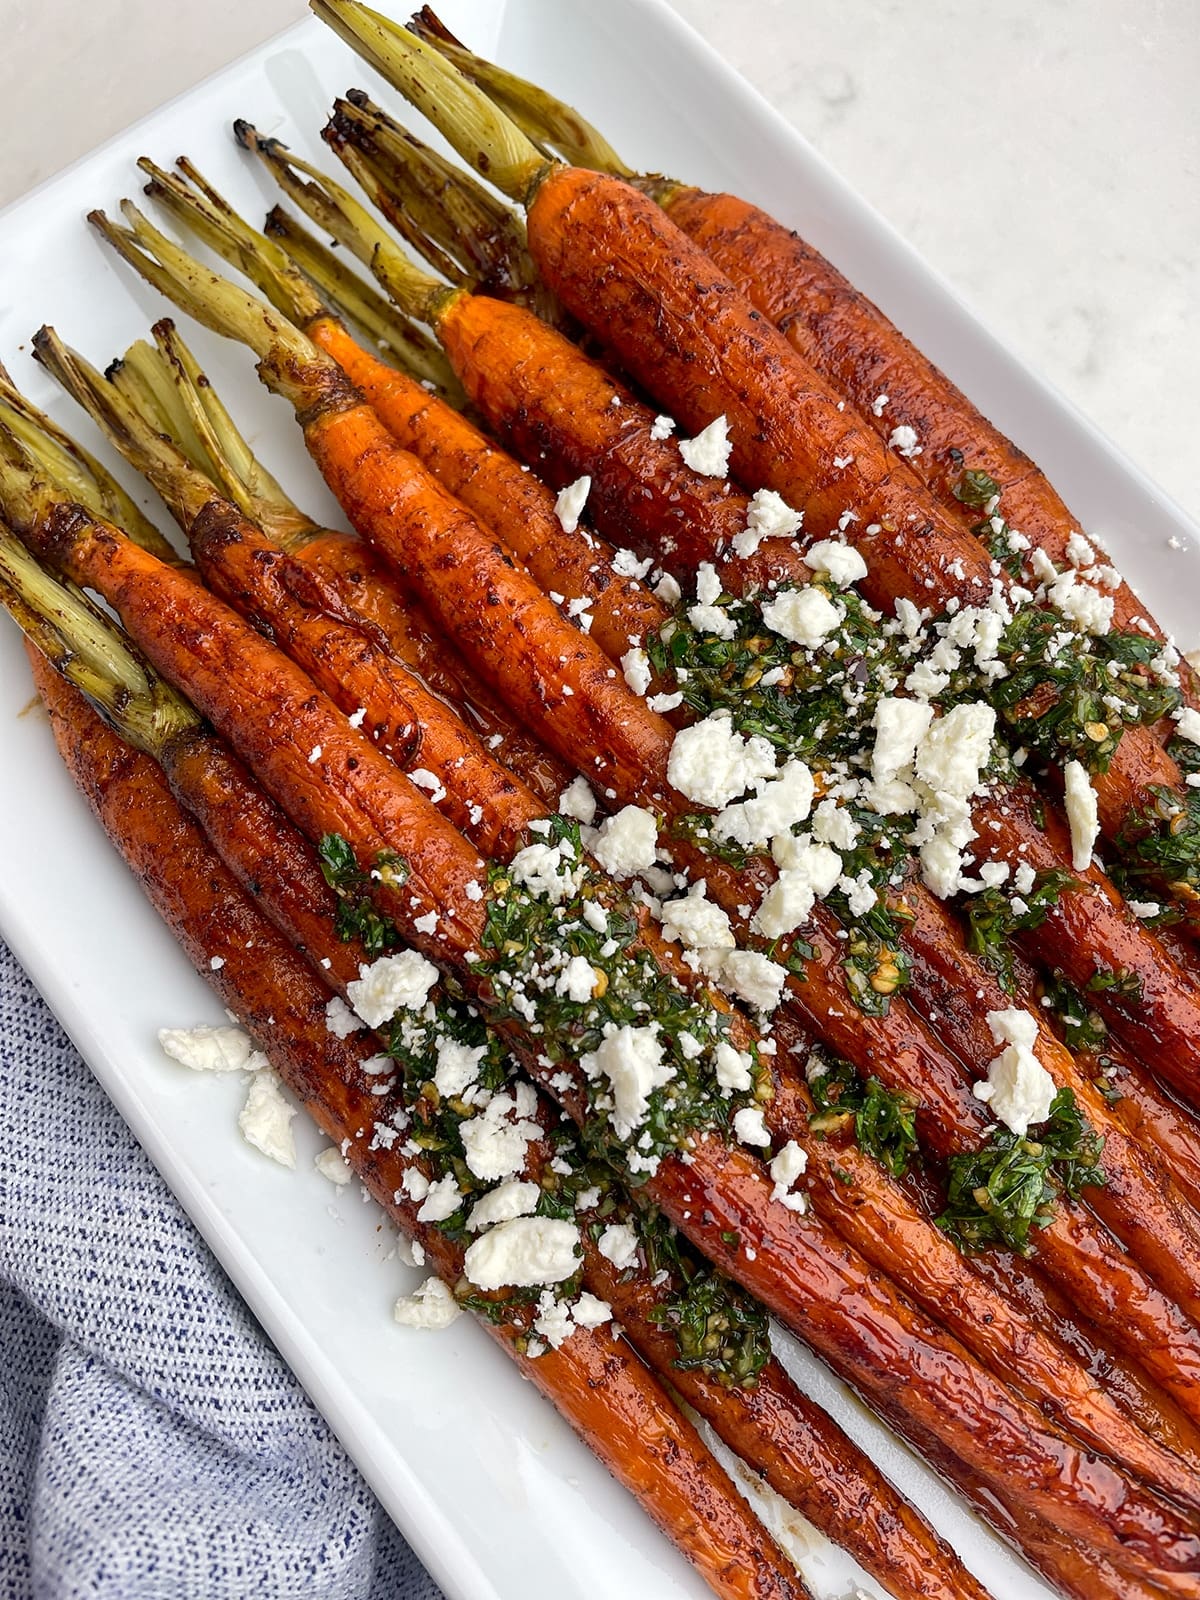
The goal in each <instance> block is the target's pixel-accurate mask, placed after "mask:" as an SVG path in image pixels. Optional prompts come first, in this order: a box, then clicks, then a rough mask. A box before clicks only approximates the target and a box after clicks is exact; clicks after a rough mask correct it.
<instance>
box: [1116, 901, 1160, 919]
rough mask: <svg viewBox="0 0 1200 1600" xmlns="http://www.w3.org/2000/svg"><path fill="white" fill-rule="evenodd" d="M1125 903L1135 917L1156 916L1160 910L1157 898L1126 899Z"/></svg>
mask: <svg viewBox="0 0 1200 1600" xmlns="http://www.w3.org/2000/svg"><path fill="white" fill-rule="evenodd" d="M1125 904H1126V905H1127V906H1128V907H1129V909H1130V911H1132V912H1133V914H1134V916H1135V917H1142V918H1148V917H1156V916H1157V915H1158V914H1159V912H1160V911H1161V910H1162V907H1161V906H1160V905H1159V903H1158V901H1157V900H1126V902H1125Z"/></svg>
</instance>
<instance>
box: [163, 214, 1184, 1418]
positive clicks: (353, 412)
mask: <svg viewBox="0 0 1200 1600" xmlns="http://www.w3.org/2000/svg"><path fill="white" fill-rule="evenodd" d="M164 243H165V242H160V243H159V244H158V245H157V246H156V248H157V249H159V250H160V251H161V250H162V249H163V245H164ZM207 314H210V313H206V315H207ZM289 370H290V379H289V381H290V382H292V383H293V384H296V383H297V382H298V380H297V379H296V377H295V363H293V365H292V367H291V369H289ZM308 415H309V418H310V421H309V424H308V440H309V445H310V449H311V450H313V453H314V454H315V455H317V456H318V459H320V458H321V455H322V454H323V453H324V452H323V445H322V442H321V440H322V432H321V430H322V426H323V420H322V415H321V413H320V411H319V409H317V408H310V410H309V412H308ZM332 415H333V416H334V418H335V420H336V424H337V428H338V430H339V435H340V438H341V440H342V441H347V440H348V441H349V448H348V449H346V450H345V452H344V454H345V459H346V461H347V464H352V471H351V472H350V473H349V475H348V476H347V478H346V479H345V480H344V481H339V480H338V479H337V477H336V476H335V475H334V472H333V471H332V470H331V468H330V466H329V463H328V461H326V462H325V463H323V464H324V465H325V469H326V475H327V478H329V479H330V481H331V483H332V486H333V487H334V489H335V492H339V497H340V498H342V500H343V503H344V504H346V508H347V510H348V512H349V513H350V515H351V519H352V520H353V521H356V522H357V524H358V525H359V526H360V528H362V529H363V530H364V531H368V532H374V531H377V530H380V529H382V540H383V541H386V542H385V548H386V549H387V550H388V552H389V553H390V554H392V555H393V557H394V559H397V561H398V563H406V564H407V567H408V571H409V576H410V578H411V579H412V580H413V581H420V582H422V583H423V584H425V586H426V587H425V589H424V591H423V593H424V598H425V600H426V603H427V604H429V605H431V606H433V607H434V609H435V610H438V608H439V607H440V608H441V609H440V610H439V621H440V622H441V624H442V625H443V627H447V628H450V629H455V628H457V629H458V636H459V637H460V643H461V644H462V646H463V648H464V649H466V650H468V651H470V652H472V653H473V655H474V659H475V661H476V664H477V665H479V666H480V668H481V670H483V671H484V672H486V673H490V674H493V675H494V674H495V673H496V672H497V671H498V670H500V669H503V670H504V671H505V672H506V673H507V674H508V675H509V676H508V679H507V681H509V682H513V681H514V678H515V685H514V692H515V693H516V694H517V695H518V696H519V697H521V698H518V700H517V704H518V706H519V708H520V710H521V712H522V714H523V716H525V717H526V718H527V719H531V718H534V717H536V718H537V719H538V720H537V721H536V722H535V723H534V725H535V726H536V727H537V728H538V729H539V732H541V733H542V734H543V736H545V737H546V738H547V739H548V740H549V741H550V742H551V743H552V744H556V745H557V746H558V748H560V749H561V750H563V752H564V753H567V752H568V751H570V750H572V749H575V750H578V749H589V750H590V749H595V748H597V746H598V745H600V746H603V743H604V742H605V740H607V741H608V743H609V744H612V743H614V742H615V740H616V733H617V732H619V733H620V734H621V735H623V736H624V737H625V739H626V741H627V744H626V748H629V744H628V739H629V734H630V732H631V731H632V730H634V729H635V728H637V727H638V724H640V730H639V731H638V733H637V738H638V743H639V744H640V747H641V750H642V751H643V752H644V751H646V750H650V751H651V752H653V753H654V754H653V758H652V760H651V761H647V760H646V759H645V756H644V754H643V755H642V756H641V758H640V760H639V759H636V758H635V761H634V772H635V778H634V786H633V787H631V786H630V785H629V783H628V782H627V780H626V779H625V776H624V772H619V771H618V770H617V769H616V768H615V767H614V768H613V777H614V779H615V780H616V786H617V792H618V793H619V794H621V795H622V797H623V798H637V799H647V798H648V799H650V800H651V802H652V803H656V796H657V795H659V794H661V793H662V787H661V779H660V777H659V774H661V773H662V772H663V771H664V770H665V766H666V758H667V754H668V751H669V740H668V739H664V737H663V734H662V732H660V731H659V730H660V729H664V728H665V724H662V723H661V719H659V718H654V717H653V716H652V714H651V713H649V712H648V711H647V710H646V709H645V707H644V703H643V702H640V701H639V700H637V699H636V698H633V697H631V696H629V695H628V693H627V692H626V691H625V690H624V686H623V685H618V684H613V683H610V682H609V681H608V680H607V679H606V678H602V677H599V676H598V675H597V673H596V672H595V671H594V670H593V671H592V672H590V673H588V674H587V681H585V679H584V678H583V677H577V678H576V679H575V682H574V683H572V684H570V685H568V686H569V687H571V688H572V689H573V690H574V689H575V686H576V684H577V685H578V687H579V689H580V690H581V691H582V692H581V693H579V694H575V693H574V692H573V694H572V696H571V697H569V698H568V697H564V698H563V699H562V701H561V702H560V706H559V708H554V707H551V708H550V709H551V710H552V711H553V710H555V709H558V710H559V711H560V712H561V715H560V716H559V717H558V718H556V719H555V720H554V721H553V722H552V723H548V719H547V718H546V715H545V711H546V706H545V696H544V694H543V693H541V692H539V691H538V689H537V683H538V679H539V675H540V676H541V679H542V681H545V675H546V673H547V672H549V673H551V674H552V673H553V672H554V671H555V669H558V670H561V667H562V664H563V661H564V658H565V659H566V663H567V664H568V666H570V665H571V664H572V662H573V658H575V659H577V658H578V656H579V654H580V653H582V652H581V646H579V645H577V644H575V643H574V641H573V640H572V639H571V638H570V637H569V636H568V637H564V638H563V641H562V644H561V646H560V645H558V644H557V643H555V642H554V640H555V630H561V628H562V624H561V623H560V621H559V619H558V617H557V614H556V613H554V612H553V610H552V608H549V607H548V606H546V605H545V603H544V601H543V602H542V605H541V617H542V619H543V621H542V623H541V624H540V628H541V627H544V629H545V631H544V633H541V632H540V628H539V638H538V641H537V648H538V652H539V656H540V664H539V665H538V666H537V667H533V666H531V665H530V664H529V663H530V652H531V650H532V649H533V648H534V647H535V646H534V636H533V633H532V631H531V630H530V629H529V628H528V626H526V625H524V624H523V623H522V621H521V619H522V617H524V616H528V615H529V614H530V613H531V612H535V613H536V611H537V609H538V602H539V601H541V597H540V596H537V595H535V594H531V593H530V591H529V589H528V588H520V587H519V585H518V587H516V588H514V585H517V584H518V577H519V575H518V574H517V573H516V569H514V568H513V567H512V566H511V564H509V563H505V562H504V561H503V560H497V559H496V556H495V551H494V547H493V546H491V545H490V543H488V542H487V541H486V537H481V535H480V533H479V532H478V530H476V529H474V528H473V527H472V525H471V524H470V522H469V520H466V519H463V518H462V517H459V518H457V519H454V518H451V519H449V522H447V520H446V519H444V518H442V517H439V518H438V519H436V520H435V521H433V522H420V521H418V520H416V519H415V518H411V517H410V518H409V519H407V530H406V534H405V540H406V544H405V546H403V547H402V546H400V545H399V541H398V538H397V535H398V532H399V519H398V518H397V517H396V516H395V513H396V510H397V506H398V503H399V502H398V495H397V492H396V489H395V486H394V484H393V481H392V475H391V473H390V470H389V471H385V472H384V473H383V474H382V475H376V474H374V473H372V472H370V471H366V472H364V471H363V470H362V469H363V465H364V463H365V462H367V461H368V459H369V456H370V453H371V451H375V452H376V454H377V455H379V456H380V457H381V458H382V459H383V461H384V462H385V463H386V464H387V465H388V467H389V468H390V465H391V462H392V459H393V456H394V450H393V448H392V447H391V446H390V445H385V444H384V443H383V441H382V440H380V438H379V433H378V426H377V424H375V422H374V419H373V418H372V417H370V415H369V414H367V413H365V411H364V410H363V408H361V407H360V408H357V409H355V408H353V407H347V408H346V409H345V410H334V411H333V413H332ZM358 428H361V429H362V430H363V432H364V433H365V438H366V441H370V443H369V444H368V443H366V442H364V441H363V440H362V439H361V438H360V437H356V435H355V433H354V431H353V430H354V429H358ZM352 495H353V496H356V497H358V498H355V499H352V498H351V496H352ZM448 526H449V528H450V529H451V530H452V533H451V536H450V537H447V527H448ZM431 535H432V537H431ZM418 551H419V555H418V554H417V552H418ZM468 572H470V573H471V579H472V584H473V585H474V586H478V587H479V588H480V589H481V590H482V592H483V593H484V595H485V596H487V595H495V596H496V597H497V599H499V596H500V595H501V594H504V595H507V596H509V604H508V605H501V604H497V605H494V606H487V605H485V606H484V607H482V608H481V614H482V615H484V616H486V617H488V620H489V622H490V624H491V633H490V635H489V636H487V637H484V638H480V637H479V636H478V633H477V631H473V630H467V631H468V632H470V634H471V636H470V637H469V638H466V639H463V638H461V633H462V628H461V623H462V621H463V613H462V610H461V595H462V583H463V579H464V577H465V575H466V574H467V573H468ZM481 574H482V581H481V579H480V576H479V575H481ZM576 637H578V636H576ZM481 648H482V651H483V655H482V659H481V655H480V652H481ZM514 668H515V673H514ZM597 683H599V685H600V687H601V688H602V689H603V690H604V691H605V692H604V694H603V697H602V698H601V703H600V705H599V706H597V705H595V704H594V703H593V701H592V700H591V699H590V698H589V688H590V687H591V686H594V685H596V684H597ZM608 706H613V707H614V708H615V707H622V709H621V710H620V711H609V710H608V709H607V707H608ZM626 707H627V708H628V709H625V708H626ZM577 711H579V712H581V713H582V714H583V717H584V719H585V720H584V722H583V725H582V726H580V724H579V722H578V719H577V716H576V715H575V713H576V712H577ZM597 717H599V719H600V720H599V721H598V722H597V721H591V720H589V719H592V718H597ZM614 724H615V727H616V731H614ZM598 728H603V729H604V735H603V737H598V736H597V729H598ZM625 768H626V770H628V763H626V764H625ZM706 875H707V876H708V877H709V880H710V882H713V881H714V879H713V873H712V868H711V867H709V868H708V869H707V873H706ZM744 893H745V891H744V887H742V886H741V885H739V884H737V883H736V882H734V883H730V884H729V885H728V887H727V889H726V891H725V893H724V895H720V896H718V898H720V899H722V901H723V903H724V904H726V905H727V906H732V907H733V908H734V909H736V907H737V905H738V904H739V903H740V902H741V900H742V899H743V898H744ZM743 921H744V919H743ZM820 958H821V959H820V960H819V961H818V962H817V963H814V964H813V965H814V966H815V967H824V968H825V970H827V971H828V972H830V973H832V972H835V971H836V970H837V960H836V944H835V943H834V941H833V940H832V938H830V939H828V940H827V942H826V945H825V948H824V949H822V950H820ZM816 991H817V984H816V982H815V980H810V982H808V983H807V984H803V985H793V1003H794V1004H796V1005H798V1006H801V1007H803V1008H805V1015H806V1016H807V1017H808V1019H809V1021H810V1024H811V1025H812V1026H814V1027H815V1028H816V1029H818V1030H819V1031H820V1032H821V1033H822V1034H823V1035H824V1036H825V1037H826V1038H828V1039H830V1040H831V1043H832V1044H833V1047H834V1048H835V1049H836V1050H837V1051H838V1052H839V1053H841V1054H847V1055H849V1056H850V1057H851V1059H858V1060H861V1059H862V1053H863V1043H864V1041H863V1037H862V1031H863V1030H862V1019H861V1018H859V1017H857V1016H853V1017H852V1016H851V1014H849V1013H847V1011H846V1010H845V1008H844V1006H843V1005H842V1003H841V1002H840V998H839V999H835V1000H834V1002H833V1003H832V1004H831V1005H827V1006H826V1007H821V1005H820V1001H819V999H815V998H814V997H815V995H816ZM894 1027H895V1024H893V1025H892V1029H891V1030H890V1031H889V1033H888V1036H887V1037H888V1039H889V1042H890V1043H891V1044H892V1045H893V1046H894V1043H895V1033H894ZM831 1030H832V1031H831ZM938 1049H939V1047H938V1046H937V1044H936V1042H935V1041H933V1040H932V1038H931V1037H930V1036H929V1035H928V1034H926V1035H925V1036H924V1039H923V1049H922V1050H921V1052H920V1053H915V1052H914V1053H913V1054H911V1055H906V1054H905V1053H900V1054H899V1056H898V1059H899V1060H900V1061H904V1060H907V1061H908V1062H910V1063H911V1064H912V1067H915V1065H916V1063H917V1062H919V1061H920V1062H923V1063H925V1062H927V1060H928V1058H929V1057H930V1056H932V1057H933V1058H934V1059H936V1057H937V1053H938ZM910 1070H911V1067H910ZM952 1076H953V1077H954V1078H955V1079H957V1080H958V1085H959V1087H958V1089H957V1092H958V1097H959V1100H960V1103H961V1104H964V1105H967V1106H970V1107H971V1108H972V1111H973V1114H974V1117H975V1118H976V1119H978V1117H979V1108H978V1106H977V1104H976V1103H974V1102H973V1101H971V1098H970V1096H969V1093H968V1092H967V1088H966V1085H965V1084H964V1083H962V1082H961V1078H960V1077H959V1075H958V1074H957V1073H953V1074H952ZM919 1092H920V1093H921V1095H922V1097H923V1098H924V1099H925V1100H926V1101H927V1100H928V1097H929V1076H928V1067H927V1066H926V1067H925V1070H924V1072H923V1074H922V1083H921V1087H920V1091H919ZM976 1125H978V1121H977V1122H976ZM958 1126H959V1127H960V1128H962V1129H965V1128H966V1127H970V1126H971V1122H970V1120H966V1121H964V1120H963V1119H962V1118H961V1117H960V1118H959V1119H958ZM1085 1227H1086V1224H1085V1222H1084V1221H1083V1220H1082V1218H1080V1217H1074V1218H1072V1219H1071V1228H1072V1231H1073V1233H1074V1234H1075V1235H1076V1236H1078V1235H1079V1234H1080V1230H1083V1229H1085ZM1077 1243H1078V1239H1076V1244H1077ZM1047 1247H1048V1248H1052V1245H1051V1244H1050V1241H1047ZM1062 1254H1063V1256H1064V1258H1065V1259H1063V1260H1061V1262H1060V1263H1059V1270H1063V1271H1066V1272H1068V1273H1069V1274H1070V1275H1071V1276H1077V1275H1078V1274H1079V1273H1081V1272H1082V1273H1083V1274H1084V1275H1085V1276H1086V1275H1087V1274H1089V1273H1095V1272H1099V1274H1100V1275H1099V1277H1098V1278H1097V1280H1096V1282H1095V1283H1094V1284H1093V1285H1092V1286H1091V1288H1090V1289H1089V1290H1088V1294H1087V1302H1086V1303H1087V1305H1088V1309H1089V1313H1091V1314H1094V1315H1097V1316H1099V1317H1101V1318H1102V1319H1103V1322H1104V1326H1105V1327H1106V1328H1108V1329H1109V1331H1110V1333H1111V1334H1112V1336H1113V1337H1114V1338H1116V1339H1118V1340H1121V1341H1124V1342H1125V1344H1126V1345H1128V1344H1129V1342H1130V1341H1133V1340H1136V1341H1138V1342H1139V1343H1145V1344H1147V1345H1149V1347H1150V1349H1151V1354H1150V1355H1149V1356H1148V1357H1147V1359H1148V1360H1149V1361H1151V1362H1153V1363H1154V1371H1155V1374H1156V1376H1157V1377H1159V1379H1160V1381H1162V1382H1163V1383H1164V1384H1165V1385H1167V1386H1168V1387H1171V1388H1172V1390H1173V1392H1175V1393H1177V1396H1178V1398H1179V1399H1180V1403H1181V1404H1182V1405H1185V1406H1192V1407H1194V1406H1195V1404H1196V1401H1195V1394H1196V1388H1195V1377H1194V1373H1193V1369H1194V1368H1195V1357H1194V1354H1193V1353H1191V1351H1190V1347H1191V1346H1192V1345H1193V1344H1194V1343H1195V1334H1194V1331H1193V1330H1192V1329H1191V1328H1190V1327H1189V1326H1187V1325H1186V1324H1185V1323H1183V1322H1181V1320H1180V1316H1179V1313H1178V1312H1177V1311H1176V1310H1175V1309H1174V1308H1173V1307H1171V1306H1170V1305H1169V1304H1168V1303H1166V1302H1165V1301H1164V1298H1163V1296H1162V1295H1161V1293H1159V1292H1158V1291H1157V1290H1155V1289H1154V1288H1153V1287H1152V1286H1150V1285H1149V1284H1147V1283H1146V1282H1145V1280H1144V1278H1142V1277H1141V1275H1140V1274H1139V1273H1138V1272H1137V1270H1136V1269H1134V1268H1133V1267H1132V1264H1130V1263H1127V1262H1126V1261H1124V1260H1123V1259H1120V1258H1111V1259H1109V1258H1110V1256H1111V1253H1110V1252H1108V1251H1107V1250H1105V1249H1103V1248H1101V1249H1100V1250H1099V1253H1098V1254H1097V1253H1096V1251H1094V1250H1093V1251H1092V1252H1088V1253H1082V1254H1081V1253H1080V1252H1079V1251H1078V1249H1077V1248H1076V1249H1073V1250H1071V1251H1068V1252H1063V1253H1062ZM1089 1254H1090V1255H1091V1256H1092V1257H1093V1259H1091V1260H1089V1258H1088V1257H1089ZM1101 1261H1103V1262H1104V1266H1103V1269H1102V1270H1101V1269H1100V1262H1101ZM1115 1278H1119V1279H1122V1280H1123V1286H1122V1288H1121V1289H1120V1291H1119V1293H1116V1294H1114V1279H1115ZM1076 1287H1077V1288H1078V1285H1077V1286H1076ZM1189 1374H1192V1375H1189Z"/></svg>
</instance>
